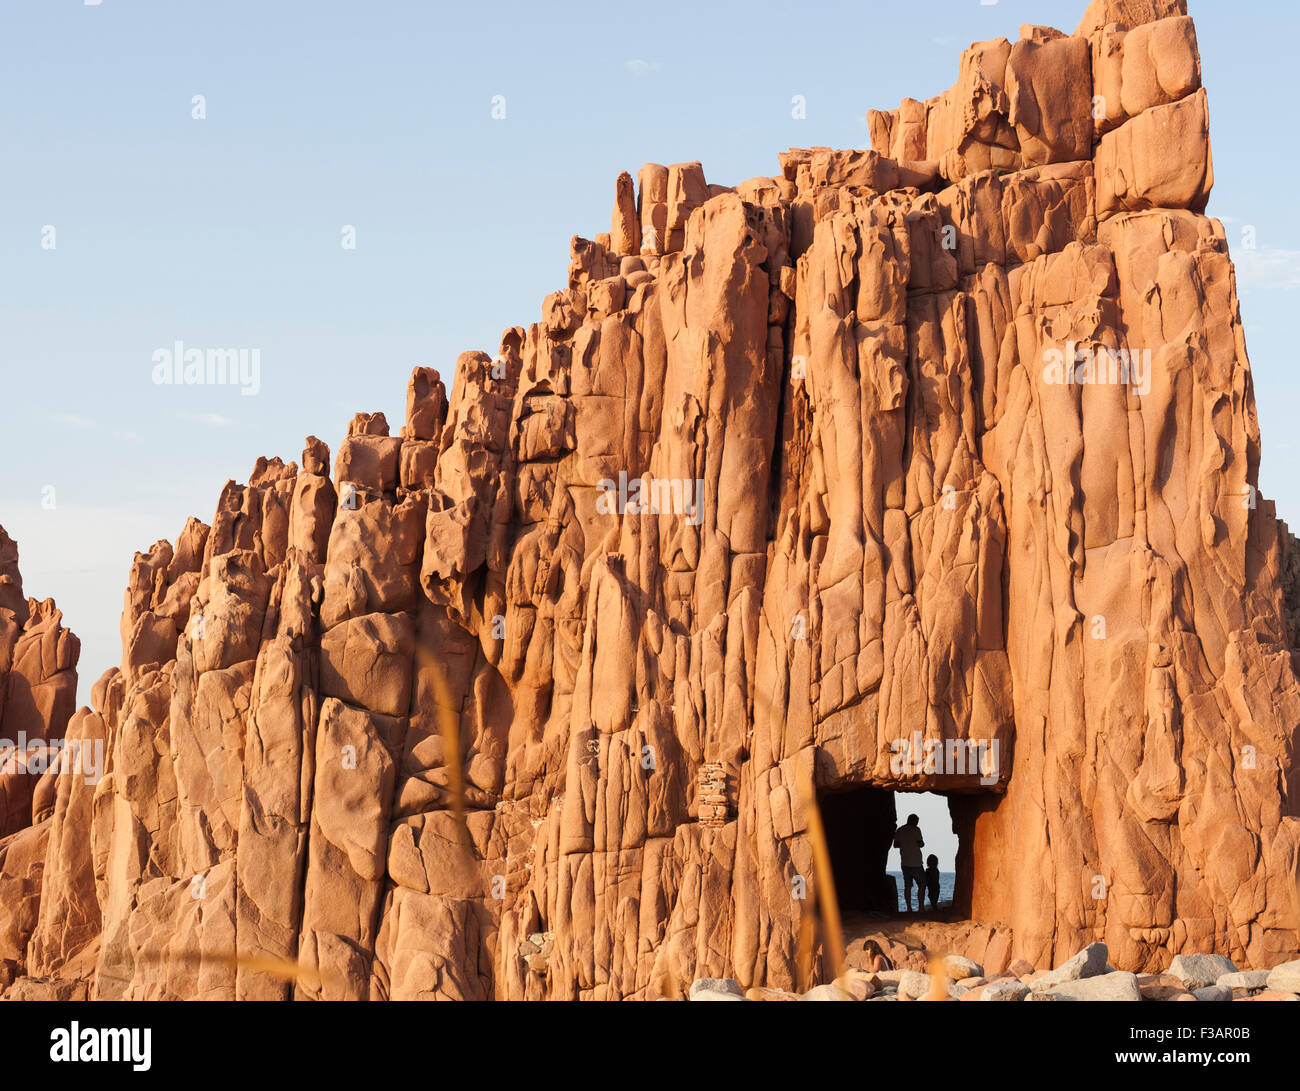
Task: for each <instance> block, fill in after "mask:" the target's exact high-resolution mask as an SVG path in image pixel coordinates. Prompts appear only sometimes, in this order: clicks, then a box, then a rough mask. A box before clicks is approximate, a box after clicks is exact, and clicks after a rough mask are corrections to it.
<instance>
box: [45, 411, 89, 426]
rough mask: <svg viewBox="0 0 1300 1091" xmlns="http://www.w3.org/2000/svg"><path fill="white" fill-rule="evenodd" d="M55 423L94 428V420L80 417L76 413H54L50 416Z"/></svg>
mask: <svg viewBox="0 0 1300 1091" xmlns="http://www.w3.org/2000/svg"><path fill="white" fill-rule="evenodd" d="M50 420H52V421H53V422H54V423H55V424H62V425H64V426H65V427H67V428H94V427H95V422H94V421H93V420H87V419H86V418H85V417H80V416H78V415H77V414H76V413H55V414H54V415H53V416H51V417H50Z"/></svg>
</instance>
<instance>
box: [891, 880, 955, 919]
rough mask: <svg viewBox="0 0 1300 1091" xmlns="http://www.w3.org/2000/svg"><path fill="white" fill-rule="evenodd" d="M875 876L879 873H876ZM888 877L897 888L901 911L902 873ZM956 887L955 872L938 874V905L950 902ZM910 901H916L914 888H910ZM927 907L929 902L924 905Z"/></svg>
mask: <svg viewBox="0 0 1300 1091" xmlns="http://www.w3.org/2000/svg"><path fill="white" fill-rule="evenodd" d="M876 874H877V875H879V874H880V873H879V872H877V873H876ZM889 874H890V875H892V876H893V877H894V883H895V885H896V886H897V887H898V908H899V910H900V911H901V910H902V909H903V873H902V872H901V871H891V872H889ZM956 885H957V873H956V872H955V871H941V872H939V904H940V905H943V903H944V902H951V901H952V892H953V888H954V887H955V886H956ZM912 900H913V902H914V903H915V901H916V888H915V887H913V888H912ZM925 904H926V905H927V906H929V904H930V903H929V901H928V900H927V901H926V903H925Z"/></svg>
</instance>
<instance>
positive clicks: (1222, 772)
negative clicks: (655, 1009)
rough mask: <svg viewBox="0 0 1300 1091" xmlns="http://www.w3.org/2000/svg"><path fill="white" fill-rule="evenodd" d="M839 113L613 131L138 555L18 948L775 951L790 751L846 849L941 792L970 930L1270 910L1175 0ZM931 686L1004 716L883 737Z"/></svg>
mask: <svg viewBox="0 0 1300 1091" xmlns="http://www.w3.org/2000/svg"><path fill="white" fill-rule="evenodd" d="M870 128H871V136H872V143H873V145H874V146H875V150H874V151H834V150H831V149H827V148H814V149H802V150H801V149H794V150H791V151H790V152H788V153H786V154H785V155H783V156H781V157H780V158H781V168H782V170H781V173H780V174H779V175H777V176H775V177H771V178H758V179H751V180H750V181H748V182H744V183H742V184H740V185H738V186H735V187H734V188H731V187H724V186H719V185H713V184H708V183H706V181H705V178H704V174H703V171H702V169H701V167H700V165H699V164H698V163H687V164H676V165H673V166H670V167H662V166H658V165H654V164H647V165H646V166H645V167H643V168H642V169H641V171H640V174H639V177H638V180H637V184H636V185H635V186H634V185H633V182H632V179H631V177H630V176H629V175H627V174H624V175H621V176H620V177H619V179H618V181H617V183H616V187H615V207H614V213H613V217H612V223H611V230H610V233H609V234H608V235H601V236H598V237H597V239H595V240H594V241H588V240H584V239H578V238H575V239H574V241H573V247H572V262H571V264H570V268H569V283H568V287H567V288H566V289H565V290H563V291H559V292H556V293H554V294H553V295H551V296H549V297H548V298H547V299H546V300H545V302H544V304H543V313H542V319H541V321H540V322H538V323H535V324H532V325H530V326H528V327H527V328H523V327H514V328H511V329H509V330H507V331H506V332H505V334H504V335H503V337H502V342H501V347H500V351H499V353H498V355H497V356H496V357H495V358H492V357H489V356H488V355H487V354H485V353H478V352H472V353H465V354H462V356H461V357H460V358H459V360H458V361H457V365H456V371H455V380H454V385H453V389H452V391H451V394H450V397H448V396H447V395H446V393H445V391H444V388H443V385H442V383H441V381H440V379H439V377H438V376H437V374H436V373H434V372H432V371H430V370H429V369H425V368H419V369H417V370H416V371H415V373H414V375H413V376H412V377H411V381H410V384H409V387H408V398H407V411H406V422H405V426H404V427H403V428H402V430H401V434H400V435H398V436H391V435H389V428H388V424H387V422H386V420H385V419H384V418H383V416H382V414H373V415H367V414H358V416H357V417H356V418H355V419H354V420H353V422H352V424H351V426H350V427H349V432H348V436H347V438H346V439H345V440H344V441H343V443H342V446H341V448H340V450H339V452H338V456H337V459H336V461H335V464H334V467H333V475H332V478H331V476H330V470H329V452H328V451H327V450H326V449H325V447H324V445H323V444H321V443H320V442H319V441H318V440H315V439H309V441H308V444H307V449H306V450H305V451H304V453H303V459H302V466H301V468H299V467H298V466H297V465H296V464H292V463H291V464H289V465H285V464H283V463H282V462H281V461H280V460H278V459H274V460H271V461H266V460H260V461H259V462H258V465H257V466H256V468H255V469H254V472H253V475H252V476H251V477H250V479H249V482H248V484H247V485H239V484H236V483H234V482H231V483H229V484H228V485H227V486H226V488H225V490H224V491H223V493H222V496H221V499H220V501H219V503H218V508H217V512H216V515H215V517H214V519H213V522H212V525H211V527H208V526H206V525H204V524H201V523H199V522H197V521H196V520H191V521H190V522H189V523H188V524H187V526H186V527H185V529H184V531H183V532H182V533H181V535H180V537H179V539H178V540H177V543H176V545H175V546H174V547H173V546H172V545H170V544H168V543H166V542H160V543H158V544H156V545H155V546H154V547H153V548H152V549H151V550H150V551H149V552H148V553H147V554H138V555H137V557H136V560H135V563H134V564H133V566H132V570H131V575H130V583H129V589H128V592H127V602H126V608H125V611H124V614H123V621H122V633H123V661H122V665H121V667H120V669H115V670H113V671H110V672H109V673H108V674H106V675H105V676H104V677H103V678H101V679H100V680H99V682H98V683H97V684H96V686H95V689H94V693H93V698H92V700H93V705H94V711H92V710H90V709H83V710H81V711H80V712H78V713H77V714H76V715H75V716H74V717H73V718H72V720H71V722H70V723H69V724H68V728H67V730H68V734H69V736H75V737H78V738H85V739H103V740H105V741H106V743H107V744H108V747H109V753H110V758H109V766H108V772H107V775H106V776H105V777H104V779H103V780H102V781H101V782H100V783H99V784H98V785H96V786H93V787H92V786H87V785H85V784H84V783H83V782H81V781H79V780H75V779H74V780H70V781H68V782H67V786H66V788H65V787H64V785H63V784H62V783H61V784H60V787H59V794H58V803H57V805H56V807H55V808H54V811H53V813H52V814H50V815H46V816H39V815H33V816H32V817H33V818H34V819H36V823H35V824H34V825H32V826H30V827H29V828H28V829H26V830H23V831H20V832H18V833H16V834H11V836H10V838H9V839H7V840H6V841H4V842H0V852H5V851H7V852H9V853H10V854H13V853H14V852H15V847H14V846H15V845H16V844H17V842H16V841H15V838H27V839H28V841H30V842H32V844H35V839H37V838H44V839H45V840H46V841H47V843H48V846H49V848H48V855H47V856H46V857H45V859H44V874H43V880H42V883H41V888H40V897H39V905H38V911H37V912H36V913H35V915H32V914H30V913H29V915H28V917H26V918H24V920H23V922H22V923H20V925H19V927H18V929H17V931H16V933H15V930H14V929H12V928H11V929H10V931H11V933H15V934H14V935H12V936H11V940H10V942H11V947H12V948H13V949H14V950H15V951H16V952H17V954H15V955H8V954H7V955H6V956H5V957H6V958H8V959H9V962H10V963H11V964H12V965H11V976H14V977H17V978H18V979H19V980H18V982H17V983H16V984H15V985H14V986H13V988H12V989H11V995H15V994H17V995H45V994H57V995H75V994H77V992H78V991H79V990H82V991H85V992H88V994H89V995H92V996H96V997H101V998H174V997H185V998H190V997H195V998H198V997H201V998H235V997H238V998H249V999H268V998H287V997H289V996H291V995H295V996H298V997H303V998H310V997H336V998H362V997H373V998H394V999H397V998H416V997H450V998H486V997H499V998H543V997H554V998H569V997H586V998H616V997H628V996H635V997H649V996H657V995H660V994H661V993H665V992H675V991H677V989H678V988H679V986H680V983H682V982H687V981H690V980H692V979H693V978H699V977H725V976H735V977H737V978H739V979H740V980H741V981H742V982H744V983H746V984H764V985H771V986H776V987H788V986H789V985H790V984H791V982H792V979H793V976H794V973H795V963H796V947H797V936H798V931H799V921H800V919H801V917H802V915H803V914H804V913H806V912H809V911H810V910H811V906H812V904H813V903H812V898H813V896H814V891H813V887H814V878H813V866H812V857H811V849H810V845H809V842H808V837H807V828H808V827H807V816H806V814H805V807H804V803H803V802H802V799H801V797H800V794H799V792H798V784H799V780H800V777H801V776H803V775H805V774H806V775H809V776H811V778H812V779H813V781H814V782H815V784H816V786H817V788H818V790H819V792H821V793H823V794H824V798H825V799H826V800H828V801H831V802H828V804H827V807H828V813H833V812H834V811H835V810H836V808H837V807H848V808H855V807H856V808H858V810H856V811H853V814H857V815H860V816H861V818H860V821H861V823H862V829H863V831H865V832H863V833H862V835H861V837H862V838H864V839H865V840H864V844H863V845H862V846H860V847H861V848H862V851H863V859H865V860H875V859H877V858H878V860H879V863H880V870H883V854H882V853H881V852H880V848H881V838H882V837H884V838H886V839H887V836H888V831H889V829H890V828H892V823H893V818H894V813H895V802H894V797H893V795H892V794H891V793H892V791H893V790H895V789H899V788H908V789H918V788H925V789H935V790H942V791H946V792H949V793H951V794H950V801H951V806H952V811H953V819H954V827H955V828H956V829H957V830H958V832H959V834H960V835H961V836H962V841H963V848H962V852H961V855H960V857H959V859H958V863H957V867H958V875H959V878H958V884H959V886H958V895H957V899H958V903H959V905H960V907H961V908H963V909H964V910H965V911H966V912H967V913H968V914H969V916H970V917H971V919H972V921H974V922H977V925H976V926H975V927H973V929H972V931H971V934H970V937H969V940H970V944H971V945H972V948H976V947H977V948H979V949H978V950H974V949H972V950H968V951H967V953H968V954H971V955H972V957H974V958H976V959H978V960H979V961H980V962H981V963H983V964H984V965H986V966H989V967H992V968H994V969H996V968H998V967H999V965H1000V964H1002V965H1004V964H1006V963H1007V962H1008V961H1010V960H1011V959H1013V958H1017V957H1019V958H1025V959H1028V960H1029V961H1030V962H1031V963H1034V964H1036V965H1041V966H1046V965H1049V964H1053V962H1054V960H1058V959H1060V958H1062V957H1064V956H1067V955H1070V954H1073V953H1074V952H1075V951H1076V950H1078V949H1079V948H1081V947H1083V946H1084V945H1085V944H1086V943H1087V942H1088V941H1090V940H1093V939H1104V940H1105V942H1106V943H1107V945H1108V947H1109V950H1110V957H1111V961H1112V962H1113V963H1114V964H1115V965H1116V966H1119V967H1121V968H1125V969H1132V970H1138V969H1154V968H1163V967H1165V966H1167V965H1168V963H1169V961H1170V960H1171V958H1172V957H1173V955H1174V954H1176V953H1178V952H1183V951H1216V952H1221V953H1223V954H1226V955H1230V956H1232V957H1233V958H1234V959H1235V960H1237V961H1238V962H1239V963H1241V964H1249V965H1251V966H1270V965H1273V964H1274V963H1277V962H1280V961H1283V960H1284V959H1285V958H1287V957H1292V953H1293V952H1295V950H1296V948H1297V925H1298V921H1297V913H1298V912H1300V907H1298V906H1297V903H1296V883H1297V853H1298V850H1300V821H1298V820H1297V802H1296V801H1297V798H1298V797H1297V789H1298V788H1300V785H1297V782H1296V777H1297V772H1296V764H1295V760H1294V747H1295V731H1296V727H1295V725H1296V724H1297V723H1300V687H1298V686H1297V681H1296V675H1295V673H1294V668H1293V661H1292V646H1293V643H1294V638H1293V632H1292V626H1291V622H1290V620H1289V618H1290V617H1291V616H1292V611H1293V610H1294V603H1289V602H1288V595H1289V589H1291V588H1293V587H1294V585H1295V583H1296V581H1295V578H1294V573H1295V571H1296V560H1295V555H1294V553H1293V551H1292V548H1291V539H1290V537H1289V535H1287V534H1286V533H1285V530H1284V528H1283V527H1282V525H1281V524H1280V523H1279V522H1278V521H1277V519H1276V518H1275V515H1274V511H1273V508H1272V505H1271V504H1270V503H1269V502H1267V501H1265V500H1263V499H1262V498H1260V497H1259V496H1258V494H1257V491H1256V484H1257V477H1258V462H1259V430H1258V424H1257V420H1256V415H1255V408H1254V401H1253V394H1252V386H1251V379H1250V370H1249V364H1248V361H1247V358H1246V352H1245V345H1244V336H1243V331H1242V326H1241V322H1240V317H1239V314H1238V306H1237V296H1236V287H1235V277H1234V273H1233V267H1232V263H1231V260H1230V258H1229V256H1228V248H1227V245H1226V241H1225V237H1224V233H1223V229H1222V227H1221V225H1220V224H1219V223H1218V222H1217V221H1215V220H1212V219H1208V218H1206V217H1205V216H1204V215H1203V214H1202V212H1203V210H1204V207H1205V203H1206V200H1207V197H1208V193H1209V189H1210V186H1211V184H1212V168H1211V157H1210V149H1209V141H1208V114H1207V104H1206V95H1205V91H1204V89H1203V88H1202V87H1201V86H1200V62H1199V57H1198V54H1197V48H1196V40H1195V33H1194V30H1193V27H1192V23H1191V20H1190V19H1188V18H1187V17H1186V11H1185V5H1184V4H1183V3H1181V0H1096V2H1094V3H1093V4H1092V5H1091V6H1090V7H1089V8H1088V11H1087V13H1086V14H1085V17H1084V19H1083V22H1082V23H1081V24H1080V26H1079V28H1078V29H1077V30H1076V31H1075V32H1074V33H1073V34H1070V35H1066V34H1063V33H1061V32H1059V31H1056V30H1053V29H1051V28H1046V27H1034V26H1029V27H1023V28H1021V37H1020V40H1019V41H1017V42H1015V43H1011V42H1008V41H1006V40H1005V39H999V40H996V41H992V42H984V43H977V44H976V45H973V46H972V47H971V48H970V49H968V50H967V51H965V52H964V53H963V54H962V59H961V65H960V72H959V76H958V80H957V83H956V84H955V85H954V86H953V87H952V88H950V89H949V90H948V91H946V92H944V93H943V94H942V95H939V96H936V97H935V98H932V99H930V100H927V101H925V102H919V101H916V100H904V102H903V103H902V104H901V105H900V106H899V107H898V109H896V110H893V111H887V112H873V113H872V114H871V115H870ZM1291 597H1293V596H1291ZM55 626H56V628H57V622H55ZM449 725H450V726H449ZM5 726H6V728H7V723H6V725H5ZM916 732H919V733H920V735H921V736H922V738H923V739H925V740H927V741H930V742H932V743H940V744H951V745H949V746H947V747H946V749H945V751H944V752H945V753H953V752H976V751H978V752H979V753H983V754H995V755H996V756H997V760H996V764H995V765H994V766H992V767H991V768H988V769H983V768H981V769H966V770H965V771H963V772H959V773H954V772H953V771H952V770H951V769H944V770H934V769H926V768H922V769H921V770H919V771H903V772H900V771H899V769H898V767H897V764H896V761H895V758H896V757H897V749H896V747H897V744H898V743H899V741H900V740H910V739H911V738H912V737H913V735H914V733H916ZM959 743H960V744H961V745H960V746H958V745H957V744H959ZM968 744H970V746H968ZM449 747H454V748H455V750H456V753H455V754H454V755H453V754H451V753H449ZM458 783H460V784H461V790H460V794H461V795H463V799H464V804H465V807H466V813H465V821H464V825H463V826H462V825H461V824H460V823H459V822H458V820H457V817H456V815H455V813H454V810H453V804H454V801H455V799H456V797H457V791H458V790H457V784H458ZM849 790H855V791H856V792H857V793H858V794H857V795H856V796H852V797H851V796H849V795H848V794H847V793H848V791H849ZM836 793H838V794H836ZM836 799H838V800H840V802H839V803H836V802H833V801H834V800H836ZM884 846H885V848H886V849H887V840H886V841H885V842H884ZM28 856H29V858H30V859H32V860H33V861H34V860H35V856H36V853H34V852H31V851H29V853H28ZM6 859H7V857H6ZM37 866H38V864H37V863H35V862H33V863H32V864H31V868H32V869H35V868H36V867H37ZM12 875H13V872H12V870H11V869H10V868H9V867H8V865H6V866H5V867H4V868H3V870H0V881H2V882H6V883H10V882H13V881H14V880H13V879H12V878H11V876H12ZM30 875H31V871H29V872H28V873H27V879H26V881H27V882H28V884H29V887H30V883H31V879H30ZM849 885H853V884H852V883H851V881H847V882H846V886H849ZM5 889H8V887H6V888H5ZM877 893H878V892H877ZM805 895H806V896H805ZM863 896H864V897H868V898H869V897H873V896H875V895H874V894H873V893H872V892H871V891H870V890H866V891H864V892H863ZM30 902H31V899H29V903H30ZM33 908H37V907H33ZM231 953H237V954H238V955H241V956H250V957H251V956H254V955H270V956H274V957H279V958H283V959H287V960H298V961H299V962H300V963H301V964H302V965H303V966H304V967H306V968H308V969H309V970H314V971H319V975H318V976H317V975H316V974H313V973H309V974H307V975H306V976H304V977H300V978H299V979H298V981H297V983H296V984H295V985H290V984H287V983H286V982H285V981H284V980H283V979H281V978H279V977H277V976H275V975H272V974H269V973H267V972H266V971H265V970H264V969H263V968H260V967H259V965H258V964H255V963H253V962H251V961H244V962H242V963H241V962H239V961H238V960H236V959H231V958H230V957H229V956H230V954H231ZM823 955H824V952H823ZM827 968H828V963H827V960H826V959H825V958H824V957H822V958H819V960H818V963H817V966H816V968H815V969H816V972H817V973H818V974H821V975H823V976H824V975H825V974H826V973H827Z"/></svg>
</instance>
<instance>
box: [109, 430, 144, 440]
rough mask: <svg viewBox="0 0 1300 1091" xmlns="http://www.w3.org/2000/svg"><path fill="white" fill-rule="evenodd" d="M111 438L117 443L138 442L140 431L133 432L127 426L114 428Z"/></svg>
mask: <svg viewBox="0 0 1300 1091" xmlns="http://www.w3.org/2000/svg"><path fill="white" fill-rule="evenodd" d="M113 438H114V439H115V440H117V441H118V442H119V443H139V442H140V433H139V432H133V431H131V430H130V429H129V428H125V429H114V431H113Z"/></svg>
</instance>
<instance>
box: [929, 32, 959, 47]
mask: <svg viewBox="0 0 1300 1091" xmlns="http://www.w3.org/2000/svg"><path fill="white" fill-rule="evenodd" d="M956 40H957V39H956V38H954V37H953V36H952V35H951V34H949V35H947V36H946V37H943V38H931V39H930V41H932V42H933V43H934V44H935V45H952V43H953V42H955V41H956Z"/></svg>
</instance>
